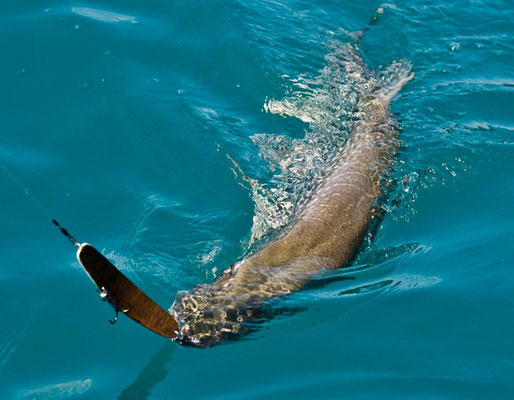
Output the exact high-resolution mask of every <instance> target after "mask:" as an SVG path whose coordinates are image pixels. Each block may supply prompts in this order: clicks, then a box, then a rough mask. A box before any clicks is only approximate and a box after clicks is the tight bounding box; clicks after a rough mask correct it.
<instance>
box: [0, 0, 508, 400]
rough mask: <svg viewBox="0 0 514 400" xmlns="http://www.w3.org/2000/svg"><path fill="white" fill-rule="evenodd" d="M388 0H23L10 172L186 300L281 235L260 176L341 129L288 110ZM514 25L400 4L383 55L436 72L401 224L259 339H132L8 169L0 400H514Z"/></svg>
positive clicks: (83, 237) (13, 76)
mask: <svg viewBox="0 0 514 400" xmlns="http://www.w3.org/2000/svg"><path fill="white" fill-rule="evenodd" d="M379 6H380V3H378V2H370V1H366V2H358V4H356V2H338V1H318V2H304V1H286V0H284V1H282V2H281V1H240V2H238V1H225V2H219V1H214V0H213V1H209V2H193V3H191V2H186V1H170V2H163V1H155V0H148V1H145V2H143V1H136V0H131V1H117V0H106V1H104V2H97V3H90V2H87V3H86V2H66V1H47V2H40V1H23V2H5V1H4V2H3V4H2V11H1V12H0V20H1V23H0V31H1V35H0V36H1V37H2V38H3V40H2V41H0V54H2V61H1V62H0V120H1V121H2V132H3V133H2V134H1V141H0V162H1V163H2V164H4V165H6V166H7V167H8V168H9V170H10V171H11V172H12V173H13V174H15V175H16V177H17V178H18V179H19V180H20V181H21V182H22V183H23V184H24V185H26V186H27V187H28V188H29V189H30V193H32V194H33V195H34V196H35V197H36V198H37V199H38V200H39V202H40V203H41V204H43V206H44V207H45V208H46V209H48V210H49V213H50V214H51V215H52V216H55V217H57V219H59V221H60V222H61V223H62V224H63V225H64V226H66V227H67V228H68V229H69V230H70V231H71V232H72V234H73V235H74V236H75V237H77V239H78V240H80V241H87V242H89V243H92V244H93V245H95V246H96V247H97V248H98V249H100V250H102V251H103V253H104V254H105V255H107V256H108V257H109V258H110V259H111V260H113V261H114V262H115V263H116V265H117V266H118V267H119V268H120V269H121V270H122V271H123V272H124V273H125V274H126V275H127V276H129V277H130V278H131V279H132V280H134V281H135V282H136V283H137V284H138V285H139V286H140V287H142V288H143V289H144V290H145V291H146V292H147V293H148V294H150V295H151V296H152V297H153V298H154V299H155V300H156V301H157V302H158V303H159V304H161V305H162V306H164V307H166V308H167V307H169V306H171V304H172V303H173V300H174V298H175V295H176V294H177V292H178V291H179V290H186V289H191V288H193V287H194V286H196V285H197V284H199V283H207V282H211V281H213V280H214V279H215V277H216V276H218V275H219V273H220V272H221V271H223V270H224V269H225V268H226V267H228V266H229V265H230V264H232V263H233V262H235V261H237V260H238V259H241V258H242V257H243V256H244V255H245V254H247V253H248V251H249V249H251V248H252V246H254V243H255V240H256V241H257V244H258V241H259V240H263V239H262V238H260V237H261V236H262V235H264V236H266V235H268V234H270V232H271V233H272V232H273V226H271V225H273V222H277V221H275V220H273V215H272V216H271V217H268V220H266V218H265V216H266V214H265V212H266V206H262V204H261V203H260V201H262V200H263V198H262V197H259V196H258V195H256V193H255V191H252V190H251V187H250V186H249V185H248V180H252V179H254V180H256V181H252V182H258V184H259V185H262V186H261V187H263V188H268V189H273V188H277V187H278V188H284V182H283V181H281V176H280V174H278V173H277V171H276V170H273V169H272V168H270V162H269V157H266V156H263V154H264V155H266V149H267V150H268V151H271V150H272V149H273V148H274V147H273V146H276V144H277V141H278V140H279V138H280V137H286V138H290V139H291V140H296V141H298V142H297V143H301V142H302V140H305V139H304V138H305V137H310V136H309V135H311V136H312V134H315V135H318V136H316V137H318V138H320V137H321V138H325V139H327V138H328V137H329V134H331V132H330V131H328V130H323V129H320V127H319V126H317V127H313V126H312V124H309V123H306V122H302V121H300V120H299V119H295V118H292V117H287V118H284V117H282V116H280V115H275V114H272V113H270V112H266V109H267V105H269V104H270V101H272V100H271V99H277V100H280V99H284V98H289V97H291V96H293V97H294V96H299V93H300V94H301V90H305V88H303V89H302V87H300V86H301V84H305V82H311V81H312V80H313V79H316V77H318V76H319V75H320V71H321V70H322V69H323V68H325V67H326V65H327V62H326V60H325V55H326V54H327V43H329V42H330V41H332V40H337V41H340V42H342V43H344V42H345V41H348V40H349V39H348V35H347V32H351V31H356V30H359V29H361V28H362V27H364V26H365V25H366V24H367V23H368V21H369V20H370V17H371V16H372V15H373V14H374V12H375V10H376V9H377V7H379ZM513 18H514V11H513V9H512V4H511V3H510V2H509V1H507V0H503V1H501V0H494V1H489V2H481V1H456V2H453V3H451V4H450V3H447V4H443V3H439V2H433V1H431V2H422V1H419V0H415V1H410V2H407V1H395V2H391V3H389V5H388V6H385V7H384V13H383V14H381V15H380V18H379V19H378V21H377V23H376V24H375V25H373V26H372V27H371V29H370V30H369V31H368V32H367V33H366V35H365V36H364V38H363V41H362V44H361V51H362V53H363V55H364V58H365V60H366V62H367V63H368V64H369V65H370V66H371V67H373V68H378V67H379V66H381V65H387V64H389V63H390V62H391V61H393V60H397V59H401V58H406V59H408V60H410V61H411V62H412V64H413V70H414V72H415V73H416V78H415V80H413V81H412V82H410V83H409V84H408V85H407V86H406V87H405V88H404V89H403V91H402V92H401V93H400V94H399V96H398V97H397V98H396V99H395V100H394V101H393V105H392V112H393V113H395V114H397V116H398V117H397V118H398V119H399V121H400V122H401V126H402V133H401V136H400V137H401V140H402V144H403V146H402V149H401V151H400V153H399V154H398V157H397V163H396V166H395V169H394V171H393V172H392V173H391V177H390V178H389V179H388V186H389V187H390V191H389V193H388V195H387V198H386V199H384V200H383V203H382V208H384V209H386V210H387V211H388V212H387V213H386V214H385V216H384V218H383V221H382V223H381V224H380V227H379V228H378V230H377V232H376V234H375V235H374V236H373V238H372V239H370V240H368V241H367V242H366V243H365V244H364V245H363V247H362V249H361V251H360V253H359V254H358V255H357V259H356V261H355V263H354V264H353V265H352V266H351V267H350V268H349V269H347V270H343V271H337V272H335V273H331V274H326V276H321V277H319V279H318V282H317V283H319V285H317V284H316V285H312V286H311V287H309V288H308V289H306V290H304V291H301V292H299V293H296V294H294V295H292V296H290V297H289V298H287V299H282V300H281V301H280V302H279V303H280V304H279V306H280V307H282V308H284V309H288V310H290V312H285V313H283V314H282V315H281V316H279V317H278V318H275V319H273V320H271V321H268V322H265V323H264V324H263V326H262V329H261V330H260V331H258V332H256V333H255V334H253V335H251V336H250V337H248V338H245V340H241V341H238V342H235V343H230V344H224V345H220V346H217V347H214V348H211V349H207V350H198V349H191V348H183V347H180V346H178V345H177V344H175V343H171V342H168V341H167V340H165V339H162V338H160V337H158V336H157V335H154V334H152V333H150V332H148V331H146V330H145V329H144V328H142V327H140V326H138V325H137V324H135V323H133V322H132V321H130V320H128V319H127V318H120V321H119V322H118V323H117V324H116V325H114V326H111V325H110V324H109V323H108V319H109V318H112V316H113V311H112V309H110V308H109V307H108V306H107V305H106V304H104V303H102V302H101V301H99V298H98V296H97V295H96V293H95V288H94V285H92V284H91V282H90V281H89V279H88V278H87V277H86V275H85V274H84V272H83V271H82V270H81V268H80V267H79V265H78V263H77V262H76V260H75V256H74V249H73V247H72V246H70V244H69V243H68V242H67V241H66V240H65V239H64V238H63V237H62V236H60V234H59V233H58V231H57V230H56V229H55V227H53V226H52V225H51V224H50V223H49V221H48V218H47V217H46V216H45V215H44V213H41V211H40V210H39V209H38V208H37V207H35V206H34V204H33V203H32V202H31V200H30V198H29V197H28V196H25V195H24V194H23V193H22V192H21V191H20V190H19V188H18V187H17V186H16V185H15V184H14V183H13V182H12V181H11V180H10V179H9V178H8V176H7V175H6V174H4V173H2V174H0V185H1V188H2V196H1V198H0V221H1V227H2V229H1V230H0V239H1V240H0V243H1V245H0V246H1V250H2V262H1V269H0V298H1V303H0V310H1V315H2V323H1V325H0V326H1V327H0V388H1V389H0V398H6V399H13V398H14V399H16V398H23V399H32V398H45V399H67V398H80V399H95V398H99V397H100V396H102V397H103V398H108V399H110V398H113V399H114V398H122V399H144V398H148V399H168V398H184V397H186V398H195V399H196V398H198V399H200V398H202V399H203V398H213V399H214V398H215V399H243V398H244V399H261V398H280V399H287V398H295V399H303V398H327V399H333V398H352V399H353V398H369V399H374V398H394V399H398V398H412V397H420V398H438V399H439V398H495V399H499V398H506V399H507V398H512V394H513V391H514V384H513V383H512V375H513V372H514V322H513V320H512V309H513V306H514V300H513V298H512V288H513V287H514V275H512V267H513V266H514V257H513V253H512V250H513V248H514V246H513V245H514V243H513V237H514V228H513V224H512V223H513V222H514V218H513V216H512V215H513V214H512V211H513V204H514V189H513V187H514V186H513V185H514V178H513V177H512V171H513V167H514V155H513V152H512V149H513V144H514V142H513V139H512V135H513V133H514V116H513V113H512V104H514V79H513V76H514V63H513V61H514V25H513V24H512V20H513ZM299 85H300V86H299ZM299 90H300V92H299ZM339 100H340V101H341V102H343V103H344V99H339ZM339 100H337V99H333V98H332V99H331V100H330V101H339ZM328 101H329V100H327V99H325V100H324V102H322V103H320V104H321V106H320V107H321V108H323V107H325V108H323V109H324V110H329V109H331V108H330V107H331V106H332V104H327V102H328ZM311 111H312V110H311ZM343 122H344V121H342V122H340V123H341V125H340V126H339V125H336V128H341V129H342V127H343V126H344V124H343ZM316 129H317V130H316ZM256 134H266V135H269V136H260V137H261V138H262V137H266V138H270V139H269V140H268V142H267V143H266V144H264V145H261V146H260V147H259V146H258V145H257V144H256V140H255V137H256V136H255V135H256ZM280 135H285V136H280ZM319 135H325V136H319ZM252 138H253V139H252ZM318 143H323V141H320V142H318ZM309 151H313V149H312V148H310V150H309ZM331 151H335V150H334V149H332V150H331ZM227 155H228V156H229V157H230V158H231V159H232V160H233V162H232V161H231V160H230V159H229V158H228V157H227ZM234 163H235V164H234ZM301 165H303V164H301V163H300V164H294V163H293V167H298V166H301ZM238 167H239V168H240V170H239V169H238ZM320 168H321V169H322V168H323V166H320ZM282 178H283V176H282ZM245 179H246V180H245ZM306 182H307V178H304V179H303V181H302V180H301V179H298V180H296V181H294V182H293V183H292V184H291V185H292V186H291V187H289V188H288V190H286V194H287V195H291V196H292V193H295V190H296V189H305V187H306V186H308V185H306ZM254 187H255V186H254ZM264 197H265V196H264ZM288 199H289V198H286V200H288ZM264 200H266V198H264ZM256 204H257V206H256ZM259 204H261V205H260V206H259ZM269 218H271V219H269ZM263 221H264V222H263ZM276 226H277V229H278V230H280V229H281V222H280V221H278V222H277V224H276ZM259 229H260V230H259ZM250 251H251V250H250ZM345 278H351V279H345Z"/></svg>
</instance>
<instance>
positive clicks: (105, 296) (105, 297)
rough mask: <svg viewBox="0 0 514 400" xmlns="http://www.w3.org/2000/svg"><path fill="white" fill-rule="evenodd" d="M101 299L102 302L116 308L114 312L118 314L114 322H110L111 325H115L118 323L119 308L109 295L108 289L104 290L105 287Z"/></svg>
mask: <svg viewBox="0 0 514 400" xmlns="http://www.w3.org/2000/svg"><path fill="white" fill-rule="evenodd" d="M100 297H101V298H102V301H106V302H108V303H109V304H110V305H111V307H112V308H114V311H115V313H116V314H115V315H114V319H113V320H109V322H110V323H111V325H114V324H115V323H116V322H118V311H119V309H118V306H117V305H116V303H115V302H114V300H113V298H112V297H111V295H110V294H109V292H108V291H107V289H106V288H104V287H103V286H102V291H101V292H100Z"/></svg>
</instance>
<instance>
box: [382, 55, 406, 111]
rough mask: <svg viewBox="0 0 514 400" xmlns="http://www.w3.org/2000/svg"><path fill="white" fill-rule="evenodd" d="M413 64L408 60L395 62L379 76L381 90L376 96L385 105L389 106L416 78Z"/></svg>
mask: <svg viewBox="0 0 514 400" xmlns="http://www.w3.org/2000/svg"><path fill="white" fill-rule="evenodd" d="M411 70H412V64H411V63H410V61H408V60H405V59H403V60H399V61H393V62H392V63H391V64H390V65H389V66H388V67H387V68H386V69H385V70H383V71H382V72H381V73H380V74H379V77H380V79H379V81H380V89H379V90H377V91H376V93H375V95H376V96H377V97H378V98H379V99H380V100H381V101H382V103H384V104H388V103H389V102H390V101H391V100H392V99H393V97H394V96H396V95H397V94H398V92H399V91H400V90H402V88H403V86H404V85H405V84H406V83H407V82H409V81H410V80H412V79H413V78H414V73H413V72H411Z"/></svg>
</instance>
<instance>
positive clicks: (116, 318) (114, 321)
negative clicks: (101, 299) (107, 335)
mask: <svg viewBox="0 0 514 400" xmlns="http://www.w3.org/2000/svg"><path fill="white" fill-rule="evenodd" d="M115 311H116V315H115V316H114V320H113V321H111V320H109V322H110V323H111V325H114V324H115V323H116V322H118V310H115Z"/></svg>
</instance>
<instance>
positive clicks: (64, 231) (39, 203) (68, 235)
mask: <svg viewBox="0 0 514 400" xmlns="http://www.w3.org/2000/svg"><path fill="white" fill-rule="evenodd" d="M0 166H1V167H2V171H4V172H5V174H6V175H7V176H8V177H9V178H10V179H11V181H13V182H14V183H15V184H16V186H18V188H20V190H21V191H22V192H23V193H25V194H26V195H27V197H28V198H29V199H31V200H32V202H33V203H34V204H35V205H36V207H37V208H39V210H40V211H41V212H42V213H43V214H45V216H46V217H48V219H49V220H51V221H52V223H53V224H54V225H55V226H56V227H57V228H58V229H59V230H60V231H61V233H62V234H63V235H64V236H66V238H67V239H68V240H69V241H70V242H71V243H72V244H73V246H75V247H79V243H78V242H77V240H75V238H74V237H73V236H71V234H70V233H69V232H68V231H67V230H66V229H65V228H63V227H62V226H61V225H60V224H59V222H57V220H56V219H55V218H53V217H52V215H51V214H50V213H49V212H48V210H47V209H46V208H45V207H43V205H42V204H41V202H39V200H38V199H37V198H36V197H35V196H34V195H33V194H32V193H31V192H30V190H29V189H27V188H26V187H25V186H24V185H23V184H22V183H21V182H20V180H19V179H18V178H16V176H14V175H13V173H12V172H11V171H10V170H9V169H8V168H7V167H6V166H5V165H4V164H0Z"/></svg>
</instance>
